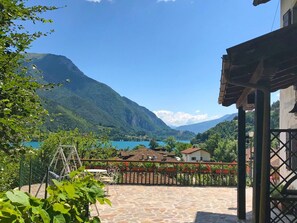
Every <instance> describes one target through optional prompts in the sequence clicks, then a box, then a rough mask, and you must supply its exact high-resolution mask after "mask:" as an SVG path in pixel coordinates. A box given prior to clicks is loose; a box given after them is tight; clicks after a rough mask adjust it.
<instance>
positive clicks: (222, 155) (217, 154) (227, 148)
mask: <svg viewBox="0 0 297 223" xmlns="http://www.w3.org/2000/svg"><path fill="white" fill-rule="evenodd" d="M213 159H214V160H215V161H221V162H232V161H234V160H237V141H236V140H228V139H224V140H220V141H219V142H218V146H217V147H216V148H215V150H214V156H213Z"/></svg>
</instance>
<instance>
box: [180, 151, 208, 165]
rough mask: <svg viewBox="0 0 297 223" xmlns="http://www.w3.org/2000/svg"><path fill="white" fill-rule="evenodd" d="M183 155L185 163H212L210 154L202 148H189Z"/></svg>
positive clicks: (182, 152)
mask: <svg viewBox="0 0 297 223" xmlns="http://www.w3.org/2000/svg"><path fill="white" fill-rule="evenodd" d="M181 154H182V158H183V161H185V162H198V161H210V153H209V152H207V151H205V150H203V149H200V148H194V147H192V148H188V149H186V150H183V151H181Z"/></svg>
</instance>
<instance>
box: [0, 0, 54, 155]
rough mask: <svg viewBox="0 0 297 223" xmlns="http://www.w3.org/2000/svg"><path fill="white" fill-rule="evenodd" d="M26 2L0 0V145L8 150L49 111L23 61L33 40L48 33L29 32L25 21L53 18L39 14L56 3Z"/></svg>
mask: <svg viewBox="0 0 297 223" xmlns="http://www.w3.org/2000/svg"><path fill="white" fill-rule="evenodd" d="M26 3H27V0H2V1H1V2H0V148H2V149H3V150H4V151H5V152H10V151H12V149H13V148H16V147H19V146H20V144H21V142H23V141H25V140H28V139H29V138H30V134H31V133H32V132H33V131H34V129H36V128H37V127H38V125H39V124H40V123H41V121H42V119H41V117H42V116H43V115H45V114H46V111H45V110H44V109H43V108H42V105H41V102H40V98H39V97H38V96H37V94H36V90H37V89H38V88H39V87H40V85H39V84H38V83H37V82H36V81H34V80H33V78H32V77H30V76H28V75H27V71H28V69H27V68H26V67H25V66H24V64H23V63H24V59H25V53H26V50H27V49H28V48H29V46H30V44H31V43H32V42H33V41H34V40H35V39H37V38H38V37H40V36H42V35H47V34H48V33H42V32H38V31H36V32H33V33H30V32H29V31H27V30H26V29H25V25H26V24H27V23H28V22H32V23H37V22H41V23H47V22H51V20H46V19H44V18H42V17H40V16H39V14H40V13H43V12H46V11H48V10H54V9H56V7H48V6H40V5H36V6H27V4H26Z"/></svg>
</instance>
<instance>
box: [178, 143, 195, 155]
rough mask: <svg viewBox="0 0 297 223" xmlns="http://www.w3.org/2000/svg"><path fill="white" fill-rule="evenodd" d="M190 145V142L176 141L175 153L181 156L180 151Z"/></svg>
mask: <svg viewBox="0 0 297 223" xmlns="http://www.w3.org/2000/svg"><path fill="white" fill-rule="evenodd" d="M190 147H191V144H190V143H182V142H176V144H175V149H174V152H175V155H176V156H178V157H182V154H181V151H183V150H186V149H188V148H190Z"/></svg>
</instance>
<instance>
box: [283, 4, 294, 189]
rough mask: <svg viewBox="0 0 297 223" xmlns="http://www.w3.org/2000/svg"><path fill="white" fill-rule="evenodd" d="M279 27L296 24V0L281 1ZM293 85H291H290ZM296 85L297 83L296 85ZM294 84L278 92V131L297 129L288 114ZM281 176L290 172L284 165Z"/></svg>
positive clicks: (286, 157) (290, 108)
mask: <svg viewBox="0 0 297 223" xmlns="http://www.w3.org/2000/svg"><path fill="white" fill-rule="evenodd" d="M280 18H281V21H280V23H281V27H285V26H288V25H291V24H293V23H297V0H282V1H281V16H280ZM292 84H293V83H292ZM296 84H297V83H296ZM296 84H295V86H294V85H292V86H290V87H288V88H286V89H283V90H280V125H279V127H280V129H297V113H290V111H291V110H292V109H293V106H294V104H295V102H296V101H297V91H296V90H297V85H296ZM287 138H288V136H287V134H286V133H282V135H281V140H282V141H283V142H286V140H287ZM291 148H292V150H294V151H296V152H297V140H296V139H293V140H292V142H291ZM280 157H281V158H282V159H283V160H287V159H289V158H288V153H287V152H285V150H282V151H281V154H280ZM291 165H292V168H294V169H296V168H297V160H296V159H294V158H293V159H292V162H291ZM280 173H281V175H282V176H288V175H289V174H290V173H291V171H290V169H288V168H287V167H286V166H285V165H284V166H282V168H281V169H280ZM292 186H294V187H295V188H297V181H295V182H293V183H292Z"/></svg>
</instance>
